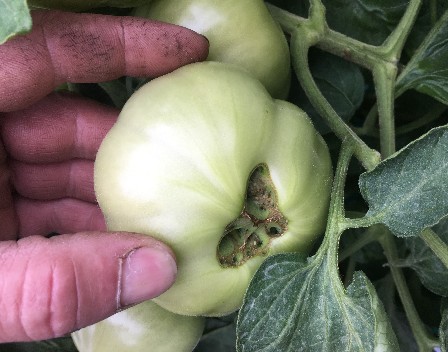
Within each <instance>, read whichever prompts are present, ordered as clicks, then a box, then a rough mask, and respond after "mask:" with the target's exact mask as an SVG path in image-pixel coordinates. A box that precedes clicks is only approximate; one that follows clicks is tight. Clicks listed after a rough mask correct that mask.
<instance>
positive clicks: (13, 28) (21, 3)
mask: <svg viewBox="0 0 448 352" xmlns="http://www.w3.org/2000/svg"><path fill="white" fill-rule="evenodd" d="M31 26H32V21H31V15H30V11H29V9H28V5H27V2H26V0H14V1H10V0H0V44H3V43H4V42H6V41H7V40H8V39H9V38H11V37H13V36H15V35H17V34H21V33H26V32H28V31H29V30H31Z"/></svg>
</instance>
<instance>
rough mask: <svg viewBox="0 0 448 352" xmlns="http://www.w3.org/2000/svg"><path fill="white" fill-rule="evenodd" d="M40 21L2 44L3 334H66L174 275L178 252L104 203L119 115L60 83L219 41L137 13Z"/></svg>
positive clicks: (184, 59) (164, 59)
mask: <svg viewBox="0 0 448 352" xmlns="http://www.w3.org/2000/svg"><path fill="white" fill-rule="evenodd" d="M33 23H34V25H33V31H32V32H31V33H30V34H28V35H25V36H20V37H16V38H14V39H13V40H10V41H8V42H7V43H5V44H3V45H1V46H0V62H1V63H2V64H1V66H0V82H2V85H1V86H0V111H3V113H0V241H1V242H0V292H1V294H0V317H1V319H0V342H9V341H26V340H41V339H48V338H53V337H57V336H61V335H64V334H66V333H68V332H71V331H73V330H76V329H79V328H81V327H84V326H87V325H90V324H93V323H95V322H97V321H99V320H102V319H104V318H106V317H107V316H109V315H111V314H113V313H115V312H116V311H117V310H120V309H122V308H124V307H126V306H129V305H132V304H135V303H138V302H141V301H143V300H146V299H151V298H153V297H155V296H157V295H159V294H160V293H162V292H163V291H165V290H166V289H167V288H168V287H169V286H170V285H171V284H172V282H173V281H174V278H175V274H176V264H175V261H174V255H173V254H172V252H171V251H170V249H169V248H168V247H166V246H165V245H163V244H162V243H160V242H157V241H156V240H154V239H152V238H150V237H148V236H144V235H139V234H130V233H106V226H105V223H104V218H103V216H102V214H101V211H100V209H99V208H98V206H97V204H96V200H95V195H94V190H93V161H94V158H95V154H96V151H97V149H98V147H99V145H100V143H101V141H102V139H103V138H104V136H105V134H106V133H107V131H108V130H109V129H110V127H111V126H112V125H113V123H114V122H115V120H116V118H117V115H118V112H117V111H116V110H115V109H113V108H111V107H106V106H102V105H100V104H98V103H96V102H93V101H89V100H86V99H85V98H81V97H77V96H74V95H70V94H60V93H50V92H51V91H53V90H54V88H55V87H57V86H58V85H59V84H61V83H63V82H65V81H70V82H100V81H106V80H111V79H114V78H117V77H119V76H122V75H129V76H158V75H161V74H164V73H167V72H170V71H172V70H174V69H175V68H177V67H179V66H181V65H183V64H187V63H189V62H192V61H198V60H203V59H205V57H206V56H207V50H208V43H207V41H206V39H205V38H203V37H202V36H199V35H196V34H195V33H193V32H191V31H189V30H186V29H183V28H180V27H176V26H172V25H165V24H161V23H156V22H150V21H147V20H142V19H137V18H126V17H112V16H104V15H92V14H73V13H63V12H56V11H37V12H35V13H34V14H33ZM52 232H56V233H61V235H57V236H53V237H50V238H46V237H44V236H45V235H46V234H49V233H52Z"/></svg>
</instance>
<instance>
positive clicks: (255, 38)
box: [135, 0, 291, 99]
mask: <svg viewBox="0 0 448 352" xmlns="http://www.w3.org/2000/svg"><path fill="white" fill-rule="evenodd" d="M135 15H136V16H141V17H146V18H151V19H156V20H160V21H163V22H168V23H173V24H177V25H180V26H183V27H187V28H189V29H192V30H194V31H196V32H198V33H201V34H203V35H205V36H206V37H207V38H208V40H209V41H210V50H209V57H208V59H209V60H211V61H222V62H228V63H232V64H235V65H238V66H241V67H243V68H244V69H246V70H248V71H249V72H250V73H251V74H253V75H254V76H255V77H256V78H257V79H259V80H260V81H261V82H262V83H263V84H264V86H265V87H266V88H267V90H268V91H269V92H270V93H271V95H272V96H273V97H274V98H281V99H284V98H286V97H287V95H288V91H289V85H290V71H291V69H290V55H289V47H288V43H287V41H286V38H285V35H284V34H283V32H282V30H281V29H280V27H279V25H278V24H277V23H276V22H275V21H274V19H273V18H272V16H271V15H270V13H269V11H268V9H267V7H266V6H265V4H264V2H263V1H262V0H225V1H223V0H154V1H151V3H149V4H148V5H145V6H142V7H139V8H137V9H136V11H135Z"/></svg>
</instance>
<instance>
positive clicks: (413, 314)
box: [380, 230, 439, 352]
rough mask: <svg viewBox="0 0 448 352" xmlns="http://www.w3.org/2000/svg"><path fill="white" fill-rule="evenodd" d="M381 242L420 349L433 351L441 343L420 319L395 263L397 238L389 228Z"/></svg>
mask: <svg viewBox="0 0 448 352" xmlns="http://www.w3.org/2000/svg"><path fill="white" fill-rule="evenodd" d="M380 243H381V245H382V246H383V248H384V249H385V255H386V257H387V261H388V262H389V263H390V271H391V273H392V277H393V279H394V282H395V286H396V288H397V291H398V294H399V296H400V300H401V302H402V303H403V308H404V310H405V313H406V317H407V318H408V321H409V325H410V327H411V330H412V332H413V334H414V337H415V340H416V341H417V345H418V348H419V351H422V352H428V351H432V349H433V348H434V347H437V346H438V344H439V343H438V341H437V340H435V339H433V338H432V337H431V336H430V335H429V333H428V332H427V330H426V327H425V325H424V324H423V322H422V321H421V320H420V317H419V315H418V312H417V309H416V308H415V305H414V301H413V300H412V297H411V293H410V291H409V288H408V286H407V284H406V279H405V277H404V274H403V271H402V270H401V269H400V268H399V267H397V266H395V264H394V263H395V262H396V261H397V260H398V251H397V246H396V244H395V238H394V236H393V235H392V234H391V233H390V232H389V231H388V230H386V233H385V234H384V236H383V237H381V239H380Z"/></svg>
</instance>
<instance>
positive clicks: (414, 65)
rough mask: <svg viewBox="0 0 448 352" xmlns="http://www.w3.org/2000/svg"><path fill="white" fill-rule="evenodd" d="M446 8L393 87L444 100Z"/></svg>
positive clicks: (447, 88) (447, 86)
mask: <svg viewBox="0 0 448 352" xmlns="http://www.w3.org/2000/svg"><path fill="white" fill-rule="evenodd" d="M447 62H448V11H446V12H445V14H444V15H443V16H442V17H441V18H440V20H439V21H438V22H437V24H436V25H435V26H434V27H433V29H432V30H431V32H430V33H429V34H428V36H427V37H426V39H425V40H424V41H423V43H422V45H421V46H420V48H419V49H418V50H417V52H416V53H415V55H414V56H413V57H412V59H411V60H410V62H409V63H408V64H407V66H406V68H405V70H404V71H403V72H402V74H401V75H400V77H399V80H398V81H397V85H396V89H397V91H405V90H409V89H416V90H417V91H419V92H421V93H424V94H428V95H430V96H431V97H433V98H435V99H437V100H439V101H440V102H442V103H444V104H448V66H447Z"/></svg>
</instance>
